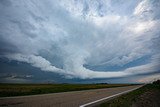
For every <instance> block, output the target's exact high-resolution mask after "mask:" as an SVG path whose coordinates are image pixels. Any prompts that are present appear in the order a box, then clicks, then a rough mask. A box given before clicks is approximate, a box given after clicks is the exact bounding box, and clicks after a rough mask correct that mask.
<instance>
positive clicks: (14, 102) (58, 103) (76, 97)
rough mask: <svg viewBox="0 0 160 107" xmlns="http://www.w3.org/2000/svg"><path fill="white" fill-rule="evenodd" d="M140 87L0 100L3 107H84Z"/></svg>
mask: <svg viewBox="0 0 160 107" xmlns="http://www.w3.org/2000/svg"><path fill="white" fill-rule="evenodd" d="M141 86H142V85H135V86H126V87H116V88H105V89H94V90H84V91H73V92H62V93H53V94H43V95H31V96H20V97H10V98H9V97H7V98H0V106H3V107H79V106H81V107H84V105H85V104H89V103H90V102H95V101H99V100H100V99H102V100H103V99H104V98H108V97H110V96H114V95H116V94H117V95H118V93H123V92H127V91H128V90H132V89H135V88H138V87H141Z"/></svg>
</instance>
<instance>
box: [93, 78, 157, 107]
mask: <svg viewBox="0 0 160 107" xmlns="http://www.w3.org/2000/svg"><path fill="white" fill-rule="evenodd" d="M159 99H160V80H158V81H155V82H153V83H152V84H147V85H145V86H143V87H141V88H139V89H137V90H134V91H132V92H130V93H127V94H124V95H122V96H119V97H117V98H114V99H111V100H109V101H107V102H105V103H102V104H100V105H98V106H96V107H159V105H160V100H159Z"/></svg>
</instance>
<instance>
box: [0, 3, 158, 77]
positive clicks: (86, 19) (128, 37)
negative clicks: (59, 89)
mask: <svg viewBox="0 0 160 107" xmlns="http://www.w3.org/2000/svg"><path fill="white" fill-rule="evenodd" d="M55 2H56V3H55ZM66 2H69V6H70V7H67V6H68V5H65V6H64V4H66ZM91 2H93V1H90V2H80V1H79V2H78V3H77V2H74V1H65V2H64V1H61V2H59V1H54V2H53V1H47V0H46V1H39V0H37V1H28V2H17V1H11V5H10V6H8V5H7V6H8V7H7V6H6V5H4V3H1V4H0V13H1V16H0V23H1V24H2V25H3V26H1V27H0V39H1V41H3V42H2V43H1V44H2V46H3V47H0V49H1V50H3V52H2V53H1V54H5V55H3V56H5V57H7V58H9V59H11V60H17V61H20V62H26V63H29V64H31V65H32V66H34V67H37V68H40V69H41V70H43V71H51V72H56V73H60V74H63V75H66V77H70V78H74V77H76V78H112V77H123V76H128V75H136V74H142V73H149V72H154V71H155V70H156V69H157V66H158V63H154V61H149V63H148V64H145V65H137V66H135V67H131V68H127V69H126V70H123V71H121V70H119V71H92V70H89V69H87V68H85V67H84V65H85V64H87V65H90V66H98V65H104V66H105V65H108V66H121V67H122V66H123V65H125V64H127V63H131V62H132V61H135V60H137V59H139V58H142V57H144V56H147V55H148V56H153V55H155V54H157V53H156V52H153V51H152V49H151V48H149V46H151V45H152V44H153V42H152V39H153V38H155V37H157V36H156V35H157V34H158V33H159V30H158V29H157V28H158V26H159V24H157V23H159V20H154V19H152V18H150V17H151V16H154V14H150V13H148V15H147V16H146V17H149V18H146V17H142V16H144V14H143V11H145V9H146V8H147V7H148V6H149V8H150V10H151V9H152V5H151V6H150V5H149V4H148V2H147V3H146V1H143V2H140V3H139V5H138V6H137V7H134V6H132V7H134V8H135V11H134V12H130V11H127V10H125V11H124V12H126V14H124V13H123V14H122V12H121V11H120V10H119V8H120V7H117V5H116V6H112V5H113V4H112V3H111V1H108V2H107V1H105V0H104V1H103V0H102V3H101V2H98V1H96V2H95V3H93V4H92V3H91ZM59 3H62V4H63V5H62V4H59ZM75 3H77V4H76V5H75ZM103 3H104V5H103V6H101V5H102V4H103ZM105 3H106V4H105ZM127 3H128V2H127ZM123 4H125V3H123ZM128 4H132V3H131V2H129V3H128ZM85 6H86V8H84V7H85ZM87 6H88V7H87ZM106 6H108V7H106ZM125 6H126V5H122V8H124V9H125V8H128V7H125ZM81 7H83V9H82V8H81ZM98 7H99V8H98ZM100 7H101V8H102V9H101V8H100ZM105 7H106V8H107V9H106V8H105ZM68 8H69V9H68ZM154 8H155V7H154ZM68 10H69V11H68ZM72 10H73V11H72ZM5 44H7V45H9V46H6V45H5ZM14 47H16V48H14ZM152 48H154V47H152ZM13 49H14V52H12V50H13ZM55 59H56V60H55ZM58 61H59V62H60V64H59V63H58ZM57 63H58V64H59V66H62V67H61V68H58V67H56V66H54V65H56V64H57ZM58 64H57V65H58ZM133 66H134V65H133Z"/></svg>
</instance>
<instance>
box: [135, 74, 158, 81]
mask: <svg viewBox="0 0 160 107" xmlns="http://www.w3.org/2000/svg"><path fill="white" fill-rule="evenodd" d="M159 79H160V74H159V73H158V74H153V75H149V76H146V77H143V78H141V79H138V80H137V82H140V83H151V82H153V81H156V80H159Z"/></svg>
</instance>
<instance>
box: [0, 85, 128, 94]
mask: <svg viewBox="0 0 160 107" xmlns="http://www.w3.org/2000/svg"><path fill="white" fill-rule="evenodd" d="M129 85H131V84H0V97H9V96H22V95H36V94H47V93H57V92H68V91H80V90H89V89H99V88H111V87H122V86H129Z"/></svg>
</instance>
